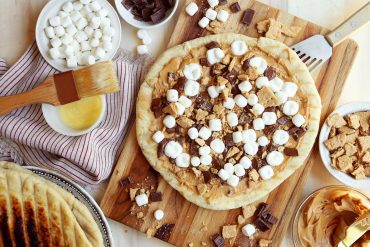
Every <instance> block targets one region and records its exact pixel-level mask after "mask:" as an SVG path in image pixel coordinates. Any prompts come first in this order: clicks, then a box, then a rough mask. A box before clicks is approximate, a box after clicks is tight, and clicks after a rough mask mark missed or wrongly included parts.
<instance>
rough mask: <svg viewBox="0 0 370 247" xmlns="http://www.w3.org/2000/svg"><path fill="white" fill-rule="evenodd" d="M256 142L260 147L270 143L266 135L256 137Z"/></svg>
mask: <svg viewBox="0 0 370 247" xmlns="http://www.w3.org/2000/svg"><path fill="white" fill-rule="evenodd" d="M257 143H258V145H260V146H261V147H266V146H267V145H268V144H269V143H270V141H269V139H268V138H267V137H266V136H260V137H258V140H257Z"/></svg>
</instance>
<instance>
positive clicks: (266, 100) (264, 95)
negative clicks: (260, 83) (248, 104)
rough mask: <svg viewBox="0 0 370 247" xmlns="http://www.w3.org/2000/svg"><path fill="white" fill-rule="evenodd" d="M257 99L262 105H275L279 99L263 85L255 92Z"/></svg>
mask: <svg viewBox="0 0 370 247" xmlns="http://www.w3.org/2000/svg"><path fill="white" fill-rule="evenodd" d="M257 96H258V100H259V102H260V104H262V105H263V106H264V107H270V106H277V105H279V103H280V101H279V99H278V98H277V97H276V96H275V94H274V92H272V90H271V89H270V88H268V87H263V88H262V89H261V90H259V91H258V92H257Z"/></svg>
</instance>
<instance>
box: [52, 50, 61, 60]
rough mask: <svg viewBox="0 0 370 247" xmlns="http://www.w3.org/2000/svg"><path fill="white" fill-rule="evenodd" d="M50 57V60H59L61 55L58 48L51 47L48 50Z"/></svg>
mask: <svg viewBox="0 0 370 247" xmlns="http://www.w3.org/2000/svg"><path fill="white" fill-rule="evenodd" d="M49 54H50V57H51V58H52V59H58V58H60V56H61V54H60V51H59V48H58V47H53V48H51V49H50V50H49Z"/></svg>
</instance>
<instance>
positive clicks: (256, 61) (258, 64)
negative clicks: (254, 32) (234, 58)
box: [249, 57, 267, 74]
mask: <svg viewBox="0 0 370 247" xmlns="http://www.w3.org/2000/svg"><path fill="white" fill-rule="evenodd" d="M249 65H250V66H252V67H254V68H256V69H257V73H258V74H263V73H264V72H265V70H266V69H267V62H266V60H265V59H263V58H262V57H253V58H251V60H249Z"/></svg>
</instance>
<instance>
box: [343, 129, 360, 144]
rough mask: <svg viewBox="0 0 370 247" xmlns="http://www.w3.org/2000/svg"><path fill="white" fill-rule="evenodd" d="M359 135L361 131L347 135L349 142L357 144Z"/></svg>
mask: <svg viewBox="0 0 370 247" xmlns="http://www.w3.org/2000/svg"><path fill="white" fill-rule="evenodd" d="M358 134H359V131H358V130H356V132H355V133H353V134H349V135H347V136H346V139H347V142H349V143H355V142H356V139H357V137H358Z"/></svg>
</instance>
